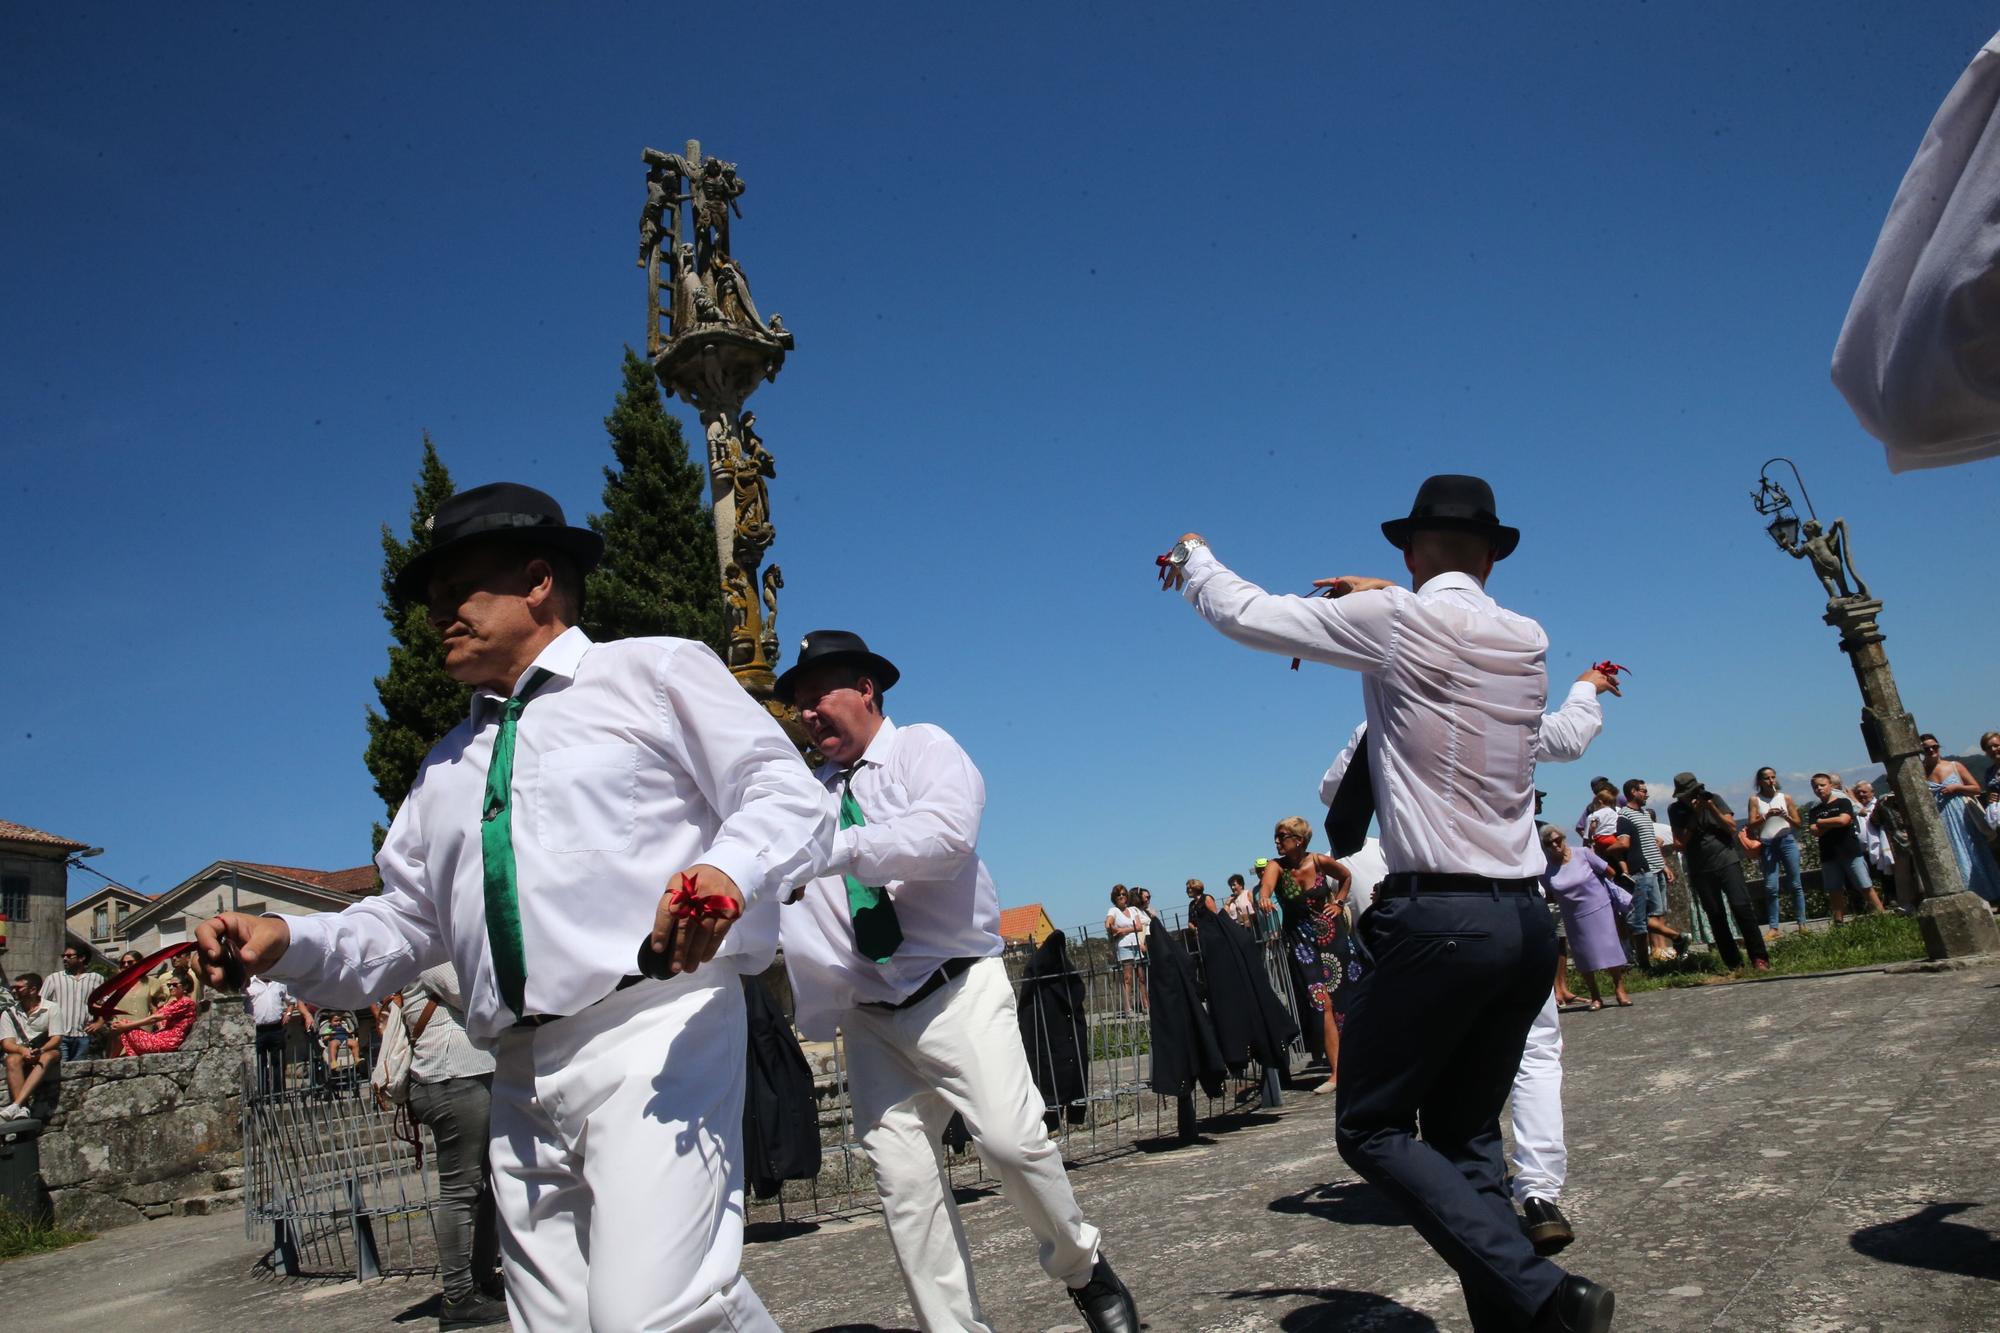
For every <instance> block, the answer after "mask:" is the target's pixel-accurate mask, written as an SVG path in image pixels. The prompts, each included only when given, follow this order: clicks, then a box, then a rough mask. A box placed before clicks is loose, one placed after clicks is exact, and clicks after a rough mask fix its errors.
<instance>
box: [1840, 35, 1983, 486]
mask: <svg viewBox="0 0 2000 1333" xmlns="http://www.w3.org/2000/svg"><path fill="white" fill-rule="evenodd" d="M1996 131H2000V36H1996V37H1994V38H1993V39H1992V40H1991V41H1989V42H1987V43H1986V45H1985V46H1983V47H1981V48H1980V50H1979V54H1978V55H1976V56H1974V57H1973V59H1972V64H1971V65H1970V66H1969V67H1968V68H1967V69H1966V71H1965V72H1964V74H1962V75H1961V76H1960V77H1959V80H1958V83H1957V85H1956V86H1954V87H1953V88H1952V90H1951V92H1950V94H1949V95H1947V96H1946V97H1945V100H1944V105H1942V106H1941V107H1939V108H1938V112H1937V115H1936V117H1934V118H1933V119H1932V121H1931V124H1930V129H1929V130H1928V131H1926V132H1925V134H1924V138H1923V142H1922V143H1920V144H1918V145H1917V155H1916V158H1915V160H1913V161H1912V162H1911V163H1910V169H1909V171H1908V172H1907V173H1905V174H1904V176H1903V183H1902V185H1901V187H1900V188H1898V189H1897V191H1896V197H1895V199H1894V200H1893V201H1891V202H1890V204H1889V216H1888V217H1887V218H1886V219H1885V220H1884V221H1883V223H1882V234H1881V236H1880V237H1879V238H1878V239H1877V240H1876V242H1875V252H1874V254H1872V255H1871V256H1869V259H1868V267H1867V268H1866V269H1865V270H1864V271H1863V272H1862V274H1861V285H1860V286H1859V288H1857V289H1856V291H1855V293H1854V302H1853V304H1852V305H1850V306H1849V307H1848V310H1847V319H1846V321H1845V322H1844V323H1843V324H1842V325H1841V328H1840V340H1839V341H1838V342H1837V343H1836V344H1835V345H1834V349H1833V382H1834V384H1835V386H1836V387H1838V388H1839V390H1840V391H1841V393H1842V394H1844V395H1846V397H1847V403H1848V406H1850V407H1852V408H1853V409H1854V415H1855V416H1856V417H1857V418H1859V419H1860V422H1861V424H1862V426H1863V427H1865V428H1866V429H1867V430H1868V432H1869V433H1870V434H1872V435H1874V436H1875V437H1876V438H1877V439H1879V440H1881V441H1882V444H1883V447H1884V450H1885V451H1886V453H1887V454H1888V459H1889V470H1890V471H1891V472H1907V471H1909V470H1911V469H1912V468H1925V467H1944V466H1947V465H1948V464H1952V463H1968V462H1971V461H1972V460H1974V459H1977V458H1990V457H1992V456H1993V455H1995V454H2000V213H1996V212H1995V210H1994V207H1993V201H1994V199H1995V198H1996V197H2000V132H1996Z"/></svg>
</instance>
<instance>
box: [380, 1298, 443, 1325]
mask: <svg viewBox="0 0 2000 1333" xmlns="http://www.w3.org/2000/svg"><path fill="white" fill-rule="evenodd" d="M443 1308H444V1293H443V1292H441V1291H440V1292H436V1293H434V1294H433V1295H431V1296H429V1297H427V1298H426V1299H424V1300H421V1301H418V1302H417V1303H416V1304H415V1305H412V1306H411V1307H410V1308H409V1309H407V1310H405V1311H403V1313H401V1314H399V1315H397V1316H396V1318H395V1320H394V1321H393V1322H395V1323H398V1324H428V1323H431V1322H432V1321H434V1320H436V1318H437V1317H438V1311H439V1310H442V1309H443Z"/></svg>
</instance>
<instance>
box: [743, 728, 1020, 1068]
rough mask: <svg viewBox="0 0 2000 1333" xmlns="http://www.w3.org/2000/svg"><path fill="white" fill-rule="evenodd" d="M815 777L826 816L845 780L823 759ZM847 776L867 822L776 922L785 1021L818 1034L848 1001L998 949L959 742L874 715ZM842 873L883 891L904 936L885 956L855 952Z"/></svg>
mask: <svg viewBox="0 0 2000 1333" xmlns="http://www.w3.org/2000/svg"><path fill="white" fill-rule="evenodd" d="M816 776H817V777H818V778H819V780H820V782H821V783H822V784H824V786H825V788H826V791H828V792H830V793H832V794H833V799H832V800H830V801H827V802H826V806H827V810H828V811H829V815H828V818H829V819H831V818H832V817H833V814H832V812H834V811H836V810H837V809H838V805H839V793H840V791H841V789H842V787H843V786H844V785H845V783H846V775H845V774H843V773H842V772H841V770H840V769H839V768H838V767H837V766H835V765H832V764H828V765H826V766H825V767H823V768H821V769H820V770H819V772H818V774H817V775H816ZM853 776H854V785H853V792H854V800H855V803H856V804H858V805H859V806H860V807H861V817H862V819H863V820H865V821H866V822H865V823H864V824H863V825H862V826H861V827H858V828H847V829H841V830H840V831H839V832H838V833H837V834H836V835H835V836H834V840H833V854H832V856H831V857H830V858H829V859H828V861H827V863H826V865H825V867H824V873H822V874H821V875H820V877H819V878H818V879H815V880H813V881H812V883H810V884H808V885H807V886H806V890H805V893H804V895H803V896H802V897H801V898H800V899H799V901H798V902H796V903H793V904H790V905H788V906H787V907H786V908H785V911H784V913H783V920H782V936H783V940H784V946H785V966H786V969H787V970H788V971H789V972H790V974H791V979H792V994H793V997H794V998H795V1000H796V1002H797V1006H798V1014H797V1017H796V1020H795V1021H796V1022H797V1024H798V1029H799V1031H801V1032H803V1033H804V1034H805V1035H806V1036H808V1037H811V1038H813V1039H814V1040H817V1041H826V1040H829V1039H831V1038H832V1036H833V1030H834V1027H835V1026H836V1024H837V1023H838V1021H839V1019H838V1015H839V1013H840V1012H841V1011H842V1010H844V1009H847V1008H848V1007H850V1006H852V1005H855V1004H860V1003H866V1002H874V1003H883V1004H894V1003H896V1002H897V1001H899V1000H902V999H905V998H906V997H908V996H909V995H910V994H911V993H912V992H914V991H915V990H916V989H917V987H919V986H921V985H923V984H924V982H926V981H928V980H929V979H930V977H931V975H932V974H933V973H935V972H936V971H937V970H938V968H939V967H941V966H942V965H943V964H945V963H947V962H949V961H950V960H952V959H954V958H989V957H992V956H994V955H997V954H998V953H999V952H1000V950H1001V941H1000V896H999V894H998V893H997V892H996V891H995V890H994V888H993V877H992V876H991V875H989V874H988V873H987V872H986V863H985V862H984V861H982V860H980V859H979V823H980V820H981V818H983V817H984V815H985V812H986V783H985V780H984V779H982V778H981V777H980V776H979V770H978V769H977V768H975V767H974V766H973V763H972V760H971V758H970V757H969V756H968V755H967V754H966V753H965V751H964V750H963V749H961V748H960V747H959V744H958V742H957V741H955V740H953V739H952V738H951V736H950V734H949V733H947V732H946V731H945V730H944V729H943V728H941V727H935V726H931V725H930V724H929V723H923V722H919V723H914V724H912V725H910V726H907V727H898V726H897V725H896V724H895V723H894V722H892V721H890V720H889V719H888V718H884V719H883V720H882V726H881V729H880V730H878V731H877V732H876V733H875V739H874V740H872V741H870V742H869V743H868V749H867V750H866V751H864V752H863V754H862V756H861V759H860V762H859V763H858V764H857V765H856V766H855V769H854V775H853ZM844 874H851V875H853V876H854V877H855V878H856V879H859V880H860V881H861V882H862V883H864V884H869V885H874V886H876V887H880V888H886V889H887V890H888V892H889V900H890V901H891V902H892V903H894V904H895V906H896V923H897V925H898V926H900V927H901V929H902V932H903V943H902V945H901V946H900V947H898V948H897V950H896V952H895V954H894V956H893V957H891V958H890V959H889V961H888V962H886V963H876V962H873V961H871V960H869V959H866V958H863V957H862V956H861V955H860V954H858V953H856V952H855V949H854V920H853V916H852V915H851V913H850V912H849V909H848V905H847V882H846V880H844V879H843V878H842V876H843V875H844Z"/></svg>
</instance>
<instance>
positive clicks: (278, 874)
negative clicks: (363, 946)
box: [125, 861, 376, 953]
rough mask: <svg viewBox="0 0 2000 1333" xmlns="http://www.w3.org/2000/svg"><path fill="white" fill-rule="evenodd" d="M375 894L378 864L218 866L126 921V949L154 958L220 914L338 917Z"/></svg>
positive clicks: (223, 863)
mask: <svg viewBox="0 0 2000 1333" xmlns="http://www.w3.org/2000/svg"><path fill="white" fill-rule="evenodd" d="M375 891H376V882H375V867H374V865H373V863H370V864H368V865H360V866H354V867H351V868H349V869H347V870H305V869H302V868H300V867H298V866H268V865H260V864H258V863H256V862H254V861H215V862H212V863H210V864H209V865H208V866H207V867H205V868H204V869H202V870H200V871H198V872H197V873H195V874H194V875H192V876H190V877H188V878H187V879H184V880H182V881H181V882H180V883H179V884H176V885H175V886H174V887H173V888H171V889H168V890H167V891H166V892H165V893H162V894H161V895H159V896H158V897H157V898H153V899H151V900H150V901H148V902H147V903H146V904H145V906H144V907H141V908H137V909H135V910H133V911H132V912H131V913H130V914H129V915H127V916H126V918H125V944H126V947H129V948H133V949H137V950H138V951H139V952H140V953H152V952H153V951H155V950H157V949H164V948H166V947H167V946H168V945H170V944H179V943H181V942H182V941H183V940H186V939H189V938H191V937H192V936H193V934H194V929H195V927H196V926H198V925H200V924H201V923H202V922H203V921H205V920H207V919H208V918H209V917H211V916H214V915H215V914H216V913H217V912H248V913H251V914H252V915H256V914H258V913H262V912H289V913H295V914H300V915H304V914H309V913H313V912H338V911H339V910H340V909H342V908H343V907H348V906H351V905H352V904H354V903H357V902H359V901H360V900H361V899H362V898H364V897H367V896H368V895H370V894H372V893H374V892H375Z"/></svg>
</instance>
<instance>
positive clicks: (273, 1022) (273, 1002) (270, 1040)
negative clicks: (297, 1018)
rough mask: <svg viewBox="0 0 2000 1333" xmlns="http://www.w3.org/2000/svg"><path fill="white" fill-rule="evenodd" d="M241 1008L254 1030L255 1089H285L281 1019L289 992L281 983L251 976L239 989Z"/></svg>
mask: <svg viewBox="0 0 2000 1333" xmlns="http://www.w3.org/2000/svg"><path fill="white" fill-rule="evenodd" d="M243 1007H244V1008H245V1009H247V1010H249V1012H250V1022H251V1024H252V1025H253V1026H254V1027H255V1028H256V1029H257V1090H258V1091H259V1092H283V1091H284V1090H285V1019H286V1017H287V1016H289V1015H290V1013H291V1011H292V993H291V992H290V991H288V990H286V989H285V986H284V983H283V982H280V981H271V980H269V979H268V978H265V977H252V978H251V979H250V984H249V985H247V986H245V987H244V988H243Z"/></svg>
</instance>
